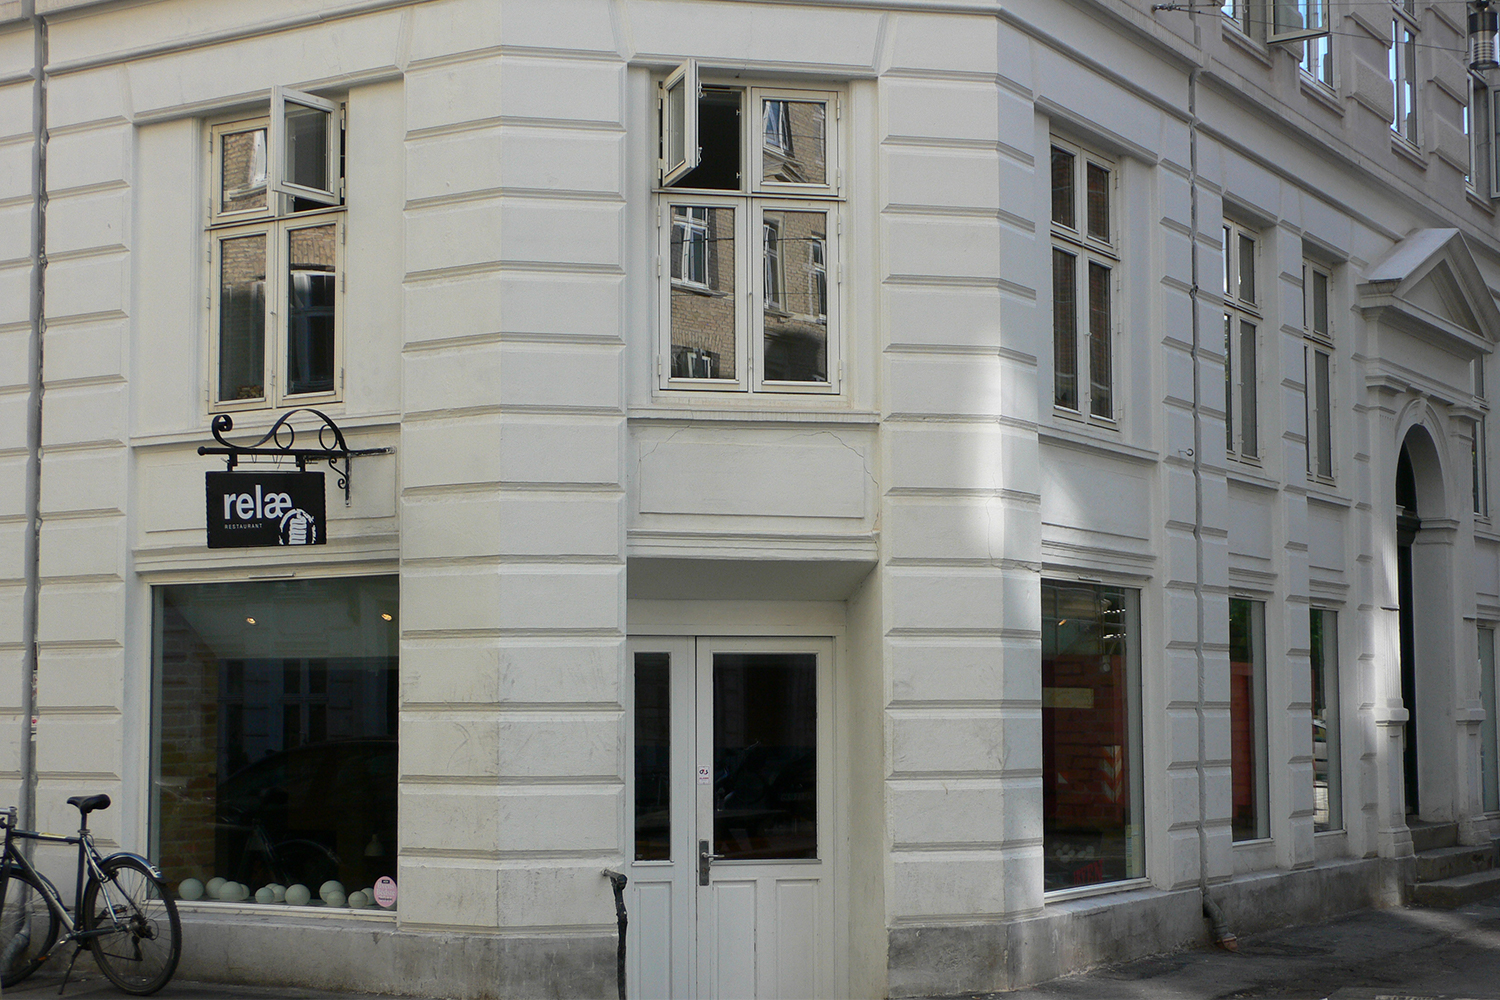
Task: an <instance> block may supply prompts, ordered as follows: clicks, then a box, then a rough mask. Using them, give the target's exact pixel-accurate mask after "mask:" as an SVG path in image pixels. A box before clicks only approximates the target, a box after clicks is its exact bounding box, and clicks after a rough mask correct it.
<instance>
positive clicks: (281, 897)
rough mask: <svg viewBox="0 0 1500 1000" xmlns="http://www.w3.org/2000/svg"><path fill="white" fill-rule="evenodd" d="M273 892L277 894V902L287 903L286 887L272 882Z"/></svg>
mask: <svg viewBox="0 0 1500 1000" xmlns="http://www.w3.org/2000/svg"><path fill="white" fill-rule="evenodd" d="M271 892H272V893H274V894H275V897H276V898H275V902H278V903H285V902H286V886H284V885H282V884H281V883H279V882H272V883H271Z"/></svg>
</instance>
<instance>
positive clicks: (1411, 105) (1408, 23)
mask: <svg viewBox="0 0 1500 1000" xmlns="http://www.w3.org/2000/svg"><path fill="white" fill-rule="evenodd" d="M1403 32H1405V33H1406V34H1407V35H1409V36H1410V37H1409V38H1405V39H1403V37H1402V33H1403ZM1421 37H1422V35H1421V26H1420V25H1419V24H1418V23H1417V14H1416V10H1415V4H1414V2H1413V0H1396V2H1394V3H1392V4H1391V48H1390V50H1389V52H1388V71H1389V76H1390V80H1391V86H1392V88H1393V94H1392V97H1393V107H1392V111H1391V114H1392V118H1391V134H1393V135H1394V136H1396V138H1398V139H1400V140H1401V141H1403V142H1405V143H1407V144H1408V145H1410V146H1414V147H1420V146H1421V142H1422V116H1421V114H1420V108H1419V105H1420V103H1421V96H1422V95H1421V88H1420V83H1421V79H1422V78H1421V77H1420V76H1419V75H1418V73H1417V66H1416V63H1417V61H1418V60H1417V49H1418V48H1420V47H1421V41H1420V39H1421ZM1408 89H1409V90H1410V91H1411V93H1410V96H1409V100H1408V97H1407V95H1406V94H1405V91H1406V90H1408Z"/></svg>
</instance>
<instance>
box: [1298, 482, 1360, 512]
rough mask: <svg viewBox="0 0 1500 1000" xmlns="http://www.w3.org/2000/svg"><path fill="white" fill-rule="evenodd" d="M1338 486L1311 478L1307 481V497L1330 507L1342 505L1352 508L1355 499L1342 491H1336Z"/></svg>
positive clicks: (1345, 507)
mask: <svg viewBox="0 0 1500 1000" xmlns="http://www.w3.org/2000/svg"><path fill="white" fill-rule="evenodd" d="M1336 490H1337V487H1336V486H1335V485H1334V484H1333V483H1328V482H1324V481H1323V480H1320V479H1309V480H1308V481H1307V499H1309V500H1316V501H1318V502H1319V503H1323V504H1327V505H1328V506H1330V507H1342V508H1344V509H1346V510H1347V509H1350V508H1352V507H1353V506H1354V501H1353V500H1351V499H1350V498H1349V497H1347V496H1345V495H1344V494H1342V493H1338V492H1336Z"/></svg>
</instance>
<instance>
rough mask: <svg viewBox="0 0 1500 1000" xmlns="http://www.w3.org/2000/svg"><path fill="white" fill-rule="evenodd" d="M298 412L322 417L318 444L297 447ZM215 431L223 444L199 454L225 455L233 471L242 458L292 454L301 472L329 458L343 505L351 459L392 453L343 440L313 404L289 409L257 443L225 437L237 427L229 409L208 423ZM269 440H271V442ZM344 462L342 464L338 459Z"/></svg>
mask: <svg viewBox="0 0 1500 1000" xmlns="http://www.w3.org/2000/svg"><path fill="white" fill-rule="evenodd" d="M298 413H311V414H313V415H314V416H316V417H318V419H320V420H322V421H323V425H322V426H321V427H319V428H318V432H317V433H318V447H316V448H298V447H296V444H297V429H296V428H295V427H293V426H292V425H291V422H290V421H291V419H292V417H293V416H295V415H296V414H298ZM209 430H211V431H212V432H213V435H214V440H215V441H217V442H219V444H220V445H221V446H222V447H214V446H213V445H200V446H199V447H198V454H200V455H223V456H224V462H225V464H226V465H227V466H228V467H229V469H230V470H231V471H232V470H233V469H234V467H235V466H236V465H238V464H239V461H240V459H242V458H290V459H292V460H294V461H295V462H296V463H297V470H298V471H299V472H306V471H307V463H308V462H313V463H315V464H316V463H319V462H326V463H328V467H329V468H330V469H332V470H333V472H334V474H335V475H336V476H338V479H339V486H341V487H343V490H344V506H345V507H347V506H349V466H350V462H349V460H350V459H351V458H353V457H354V456H356V455H389V454H391V452H392V451H394V449H392V448H350V447H349V444H348V442H346V441H345V440H344V432H343V431H341V430H339V425H338V424H336V423H334V422H333V418H332V417H330V416H329V415H328V414H326V413H324V412H323V411H322V410H314V409H312V408H311V407H303V408H301V409H296V410H288V411H287V412H286V413H284V414H282V415H281V419H279V420H277V421H276V422H275V423H274V424H272V425H271V429H270V430H268V431H266V433H265V434H263V435H262V436H261V438H260V440H258V441H256V442H255V443H254V444H250V445H238V444H234V443H232V442H230V441H226V440H224V435H225V434H228V433H229V432H230V431H232V430H234V420H233V419H232V418H231V417H230V416H229V414H227V413H220V414H219V415H218V416H216V417H214V419H213V423H212V424H210V425H209ZM267 442H270V444H269V445H268V444H267ZM340 462H342V463H343V468H340V467H339V463H340Z"/></svg>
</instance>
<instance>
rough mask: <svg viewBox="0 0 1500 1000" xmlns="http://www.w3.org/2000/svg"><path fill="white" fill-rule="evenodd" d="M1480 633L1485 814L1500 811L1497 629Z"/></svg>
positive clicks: (1481, 766)
mask: <svg viewBox="0 0 1500 1000" xmlns="http://www.w3.org/2000/svg"><path fill="white" fill-rule="evenodd" d="M1477 631H1478V632H1479V697H1480V705H1481V706H1482V707H1483V708H1484V721H1483V722H1482V723H1480V725H1479V771H1480V777H1481V780H1482V781H1483V782H1484V811H1485V812H1487V813H1492V812H1500V742H1497V735H1496V734H1497V729H1500V727H1497V726H1496V724H1495V713H1496V712H1500V702H1497V701H1496V700H1495V629H1494V627H1493V626H1484V625H1481V626H1480V627H1479V629H1478V630H1477Z"/></svg>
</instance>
